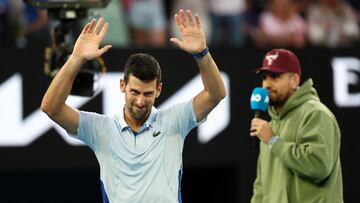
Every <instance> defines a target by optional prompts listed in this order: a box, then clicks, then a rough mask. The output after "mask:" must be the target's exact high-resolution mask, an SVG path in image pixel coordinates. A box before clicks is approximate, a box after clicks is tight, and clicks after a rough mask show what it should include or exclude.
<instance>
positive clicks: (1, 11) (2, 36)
mask: <svg viewBox="0 0 360 203" xmlns="http://www.w3.org/2000/svg"><path fill="white" fill-rule="evenodd" d="M8 12H9V5H8V2H7V0H0V44H1V45H2V44H4V43H5V41H6V35H7V27H8V19H7V18H8Z"/></svg>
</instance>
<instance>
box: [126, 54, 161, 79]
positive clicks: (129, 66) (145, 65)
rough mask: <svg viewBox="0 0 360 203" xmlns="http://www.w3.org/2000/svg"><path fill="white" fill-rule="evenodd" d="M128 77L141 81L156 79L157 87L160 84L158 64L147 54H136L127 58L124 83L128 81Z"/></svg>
mask: <svg viewBox="0 0 360 203" xmlns="http://www.w3.org/2000/svg"><path fill="white" fill-rule="evenodd" d="M130 75H133V76H135V77H137V78H139V79H140V80H142V81H152V80H154V79H156V84H157V85H158V84H160V82H161V68H160V65H159V62H158V61H157V60H156V59H155V57H153V56H151V55H149V54H144V53H137V54H132V55H130V56H129V58H128V60H127V62H126V65H125V70H124V80H125V83H127V82H128V81H129V77H130Z"/></svg>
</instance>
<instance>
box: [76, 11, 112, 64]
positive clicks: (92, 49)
mask: <svg viewBox="0 0 360 203" xmlns="http://www.w3.org/2000/svg"><path fill="white" fill-rule="evenodd" d="M95 22H96V20H95V19H93V20H91V21H90V22H89V23H88V24H86V25H85V27H84V29H83V30H82V32H81V34H80V36H79V37H78V39H77V40H76V43H75V46H74V50H73V54H74V55H77V56H80V57H81V58H83V59H85V60H91V59H94V58H97V57H99V56H101V55H102V54H103V53H105V52H106V51H108V50H109V49H110V48H111V45H106V46H104V47H103V48H101V49H100V48H99V46H100V43H101V41H102V39H103V38H104V36H105V34H106V31H107V29H108V26H109V24H108V23H105V24H104V26H103V27H102V29H101V30H100V28H101V26H102V24H103V22H104V19H103V18H100V19H99V20H98V22H97V23H96V25H95Z"/></svg>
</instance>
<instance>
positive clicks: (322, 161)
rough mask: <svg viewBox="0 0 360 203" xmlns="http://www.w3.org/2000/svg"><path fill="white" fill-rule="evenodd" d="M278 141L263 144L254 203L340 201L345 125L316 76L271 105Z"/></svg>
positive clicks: (330, 202)
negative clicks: (329, 104) (324, 101)
mask: <svg viewBox="0 0 360 203" xmlns="http://www.w3.org/2000/svg"><path fill="white" fill-rule="evenodd" d="M269 114H270V117H271V122H270V124H271V127H272V129H273V132H274V135H277V136H279V139H278V140H277V141H276V142H275V143H274V144H273V145H272V147H271V148H270V147H269V146H268V145H266V144H265V143H261V144H260V154H259V157H258V165H257V177H256V180H255V182H254V191H253V192H254V194H253V197H252V199H251V202H252V203H341V202H343V187H342V173H341V163H340V129H339V126H338V124H337V121H336V118H335V116H334V115H333V114H332V113H331V112H330V110H329V109H328V108H327V107H326V106H325V105H324V104H322V103H321V102H320V100H319V97H318V95H317V92H316V90H315V89H314V88H313V82H312V80H311V79H309V80H308V81H306V82H305V83H304V84H303V85H302V86H301V87H300V88H299V89H298V90H296V91H295V92H294V94H293V95H291V96H290V98H289V99H288V101H286V103H285V105H284V107H283V109H282V111H281V112H280V113H278V112H276V110H275V108H274V107H273V106H270V107H269Z"/></svg>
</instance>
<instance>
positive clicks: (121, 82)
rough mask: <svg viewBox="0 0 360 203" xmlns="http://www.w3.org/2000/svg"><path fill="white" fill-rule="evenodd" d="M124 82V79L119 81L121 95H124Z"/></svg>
mask: <svg viewBox="0 0 360 203" xmlns="http://www.w3.org/2000/svg"><path fill="white" fill-rule="evenodd" d="M125 86H126V84H125V80H124V79H120V90H121V92H122V93H125Z"/></svg>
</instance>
